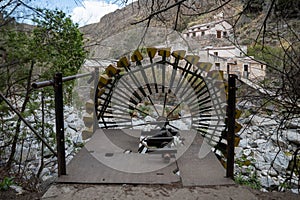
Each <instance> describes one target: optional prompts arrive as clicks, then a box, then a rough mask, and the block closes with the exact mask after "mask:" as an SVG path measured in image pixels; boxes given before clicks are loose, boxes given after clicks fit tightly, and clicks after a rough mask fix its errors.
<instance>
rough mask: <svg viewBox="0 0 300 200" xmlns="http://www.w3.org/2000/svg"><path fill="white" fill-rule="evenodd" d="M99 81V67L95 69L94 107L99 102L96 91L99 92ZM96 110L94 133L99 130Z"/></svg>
mask: <svg viewBox="0 0 300 200" xmlns="http://www.w3.org/2000/svg"><path fill="white" fill-rule="evenodd" d="M98 80H99V68H98V67H95V68H94V92H93V94H94V99H93V101H94V105H96V101H97V98H96V96H97V94H96V90H97V87H98ZM96 113H97V112H96V108H95V107H94V114H93V116H94V117H93V119H94V124H93V133H95V131H96V130H97V129H98V126H99V124H98V120H97V114H96Z"/></svg>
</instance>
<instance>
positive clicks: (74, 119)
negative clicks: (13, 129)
mask: <svg viewBox="0 0 300 200" xmlns="http://www.w3.org/2000/svg"><path fill="white" fill-rule="evenodd" d="M239 107H240V108H243V106H242V105H241V104H240V106H239ZM244 109H245V108H244ZM50 116H51V117H50ZM64 116H65V137H66V155H67V162H69V161H70V160H71V159H72V158H73V156H74V155H75V154H76V152H77V151H78V150H79V149H80V147H81V146H82V145H83V144H84V141H83V140H82V137H81V131H82V130H83V129H84V123H83V121H82V119H81V113H80V112H79V111H77V110H76V109H74V108H73V107H70V106H65V108H64ZM148 118H149V117H147V116H146V117H145V121H144V122H147V120H148V121H149V119H148ZM139 120H141V119H139ZM29 121H30V119H29ZM47 122H48V123H49V124H52V125H53V127H52V128H53V129H54V130H55V126H54V112H50V115H49V116H48V118H47ZM139 122H140V123H144V122H141V121H139ZM238 122H239V123H240V124H241V125H242V126H243V128H242V129H241V130H240V132H239V133H238V135H239V136H240V138H241V140H240V143H239V146H238V147H236V149H235V153H236V155H235V160H236V163H235V175H236V177H237V179H238V180H239V181H244V182H248V183H250V184H252V183H253V182H257V183H259V185H261V188H260V189H261V190H262V191H271V190H277V191H286V190H289V191H292V192H294V193H299V191H298V189H297V188H298V177H297V174H295V173H293V174H291V165H292V154H293V153H294V151H295V150H296V149H297V147H299V145H300V119H297V118H296V119H293V120H291V121H290V122H289V123H287V124H285V126H284V128H282V126H281V124H280V123H281V119H277V118H276V117H275V116H272V115H266V114H259V113H256V114H255V115H253V114H250V115H248V116H245V115H242V118H240V119H239V120H238ZM181 124H182V126H184V127H180V126H181ZM187 124H190V123H189V122H186V121H185V123H177V124H176V126H179V127H178V128H179V129H181V128H182V129H183V130H184V129H186V126H187ZM279 126H280V127H281V128H280V129H279ZM47 134H49V133H47ZM47 134H46V135H47ZM53 144H54V143H53ZM54 146H55V144H54ZM47 155H50V151H49V150H47V149H46V148H45V149H44V168H43V169H42V171H41V173H40V176H39V178H40V180H41V182H40V186H41V187H42V188H45V187H47V186H48V185H49V184H50V183H52V181H53V180H54V179H55V178H56V176H57V174H56V170H57V164H56V158H55V157H53V156H47ZM16 160H22V162H21V165H20V166H19V165H15V167H14V168H15V170H16V171H17V170H18V169H19V168H22V169H25V170H24V171H25V173H24V176H25V178H27V179H30V176H33V175H34V174H37V173H38V169H39V168H40V165H41V143H40V142H38V141H37V140H36V139H35V137H34V136H33V135H32V136H30V137H28V138H27V139H26V140H25V142H24V143H23V151H20V149H19V151H17V155H16ZM298 167H299V166H298ZM289 177H290V178H291V179H290V180H289V182H286V179H287V178H289ZM258 188H259V187H258ZM19 190H20V188H19Z"/></svg>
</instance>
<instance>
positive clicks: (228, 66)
mask: <svg viewBox="0 0 300 200" xmlns="http://www.w3.org/2000/svg"><path fill="white" fill-rule="evenodd" d="M229 72H230V65H229V64H227V74H229Z"/></svg>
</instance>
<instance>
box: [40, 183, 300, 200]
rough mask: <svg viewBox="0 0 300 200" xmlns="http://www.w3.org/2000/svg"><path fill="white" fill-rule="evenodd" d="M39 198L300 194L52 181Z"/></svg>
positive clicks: (215, 198)
mask: <svg viewBox="0 0 300 200" xmlns="http://www.w3.org/2000/svg"><path fill="white" fill-rule="evenodd" d="M42 199H43V200H56V199H57V200H61V199H64V200H79V199H90V200H92V199H95V200H96V199H97V200H98V199H103V200H107V199H113V200H116V199H122V200H123V199H124V200H127V199H132V200H134V199H136V200H153V199H169V200H171V199H180V200H184V199H186V200H192V199H205V200H206V199H208V200H220V199H222V200H226V199H228V200H248V199H249V200H255V199H264V200H268V199H270V200H271V199H274V200H275V199H286V200H287V199H288V200H293V199H295V200H299V199H300V195H296V194H291V193H279V192H271V193H263V192H260V191H256V190H252V189H249V188H246V187H242V186H216V187H209V188H208V187H178V186H165V185H164V186H162V185H161V186H159V185H155V186H154V185H138V186H133V185H122V186H120V185H77V184H76V185H71V184H70V185H68V184H59V185H52V186H51V188H50V189H49V190H48V191H47V192H46V193H45V194H44V196H43V198H42Z"/></svg>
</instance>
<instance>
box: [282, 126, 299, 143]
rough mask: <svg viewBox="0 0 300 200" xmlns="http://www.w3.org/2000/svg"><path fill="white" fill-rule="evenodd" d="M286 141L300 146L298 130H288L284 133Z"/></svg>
mask: <svg viewBox="0 0 300 200" xmlns="http://www.w3.org/2000/svg"><path fill="white" fill-rule="evenodd" d="M284 135H285V137H286V139H287V140H288V141H290V142H292V143H294V144H297V145H298V144H300V133H299V131H297V129H288V130H286V131H284Z"/></svg>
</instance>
